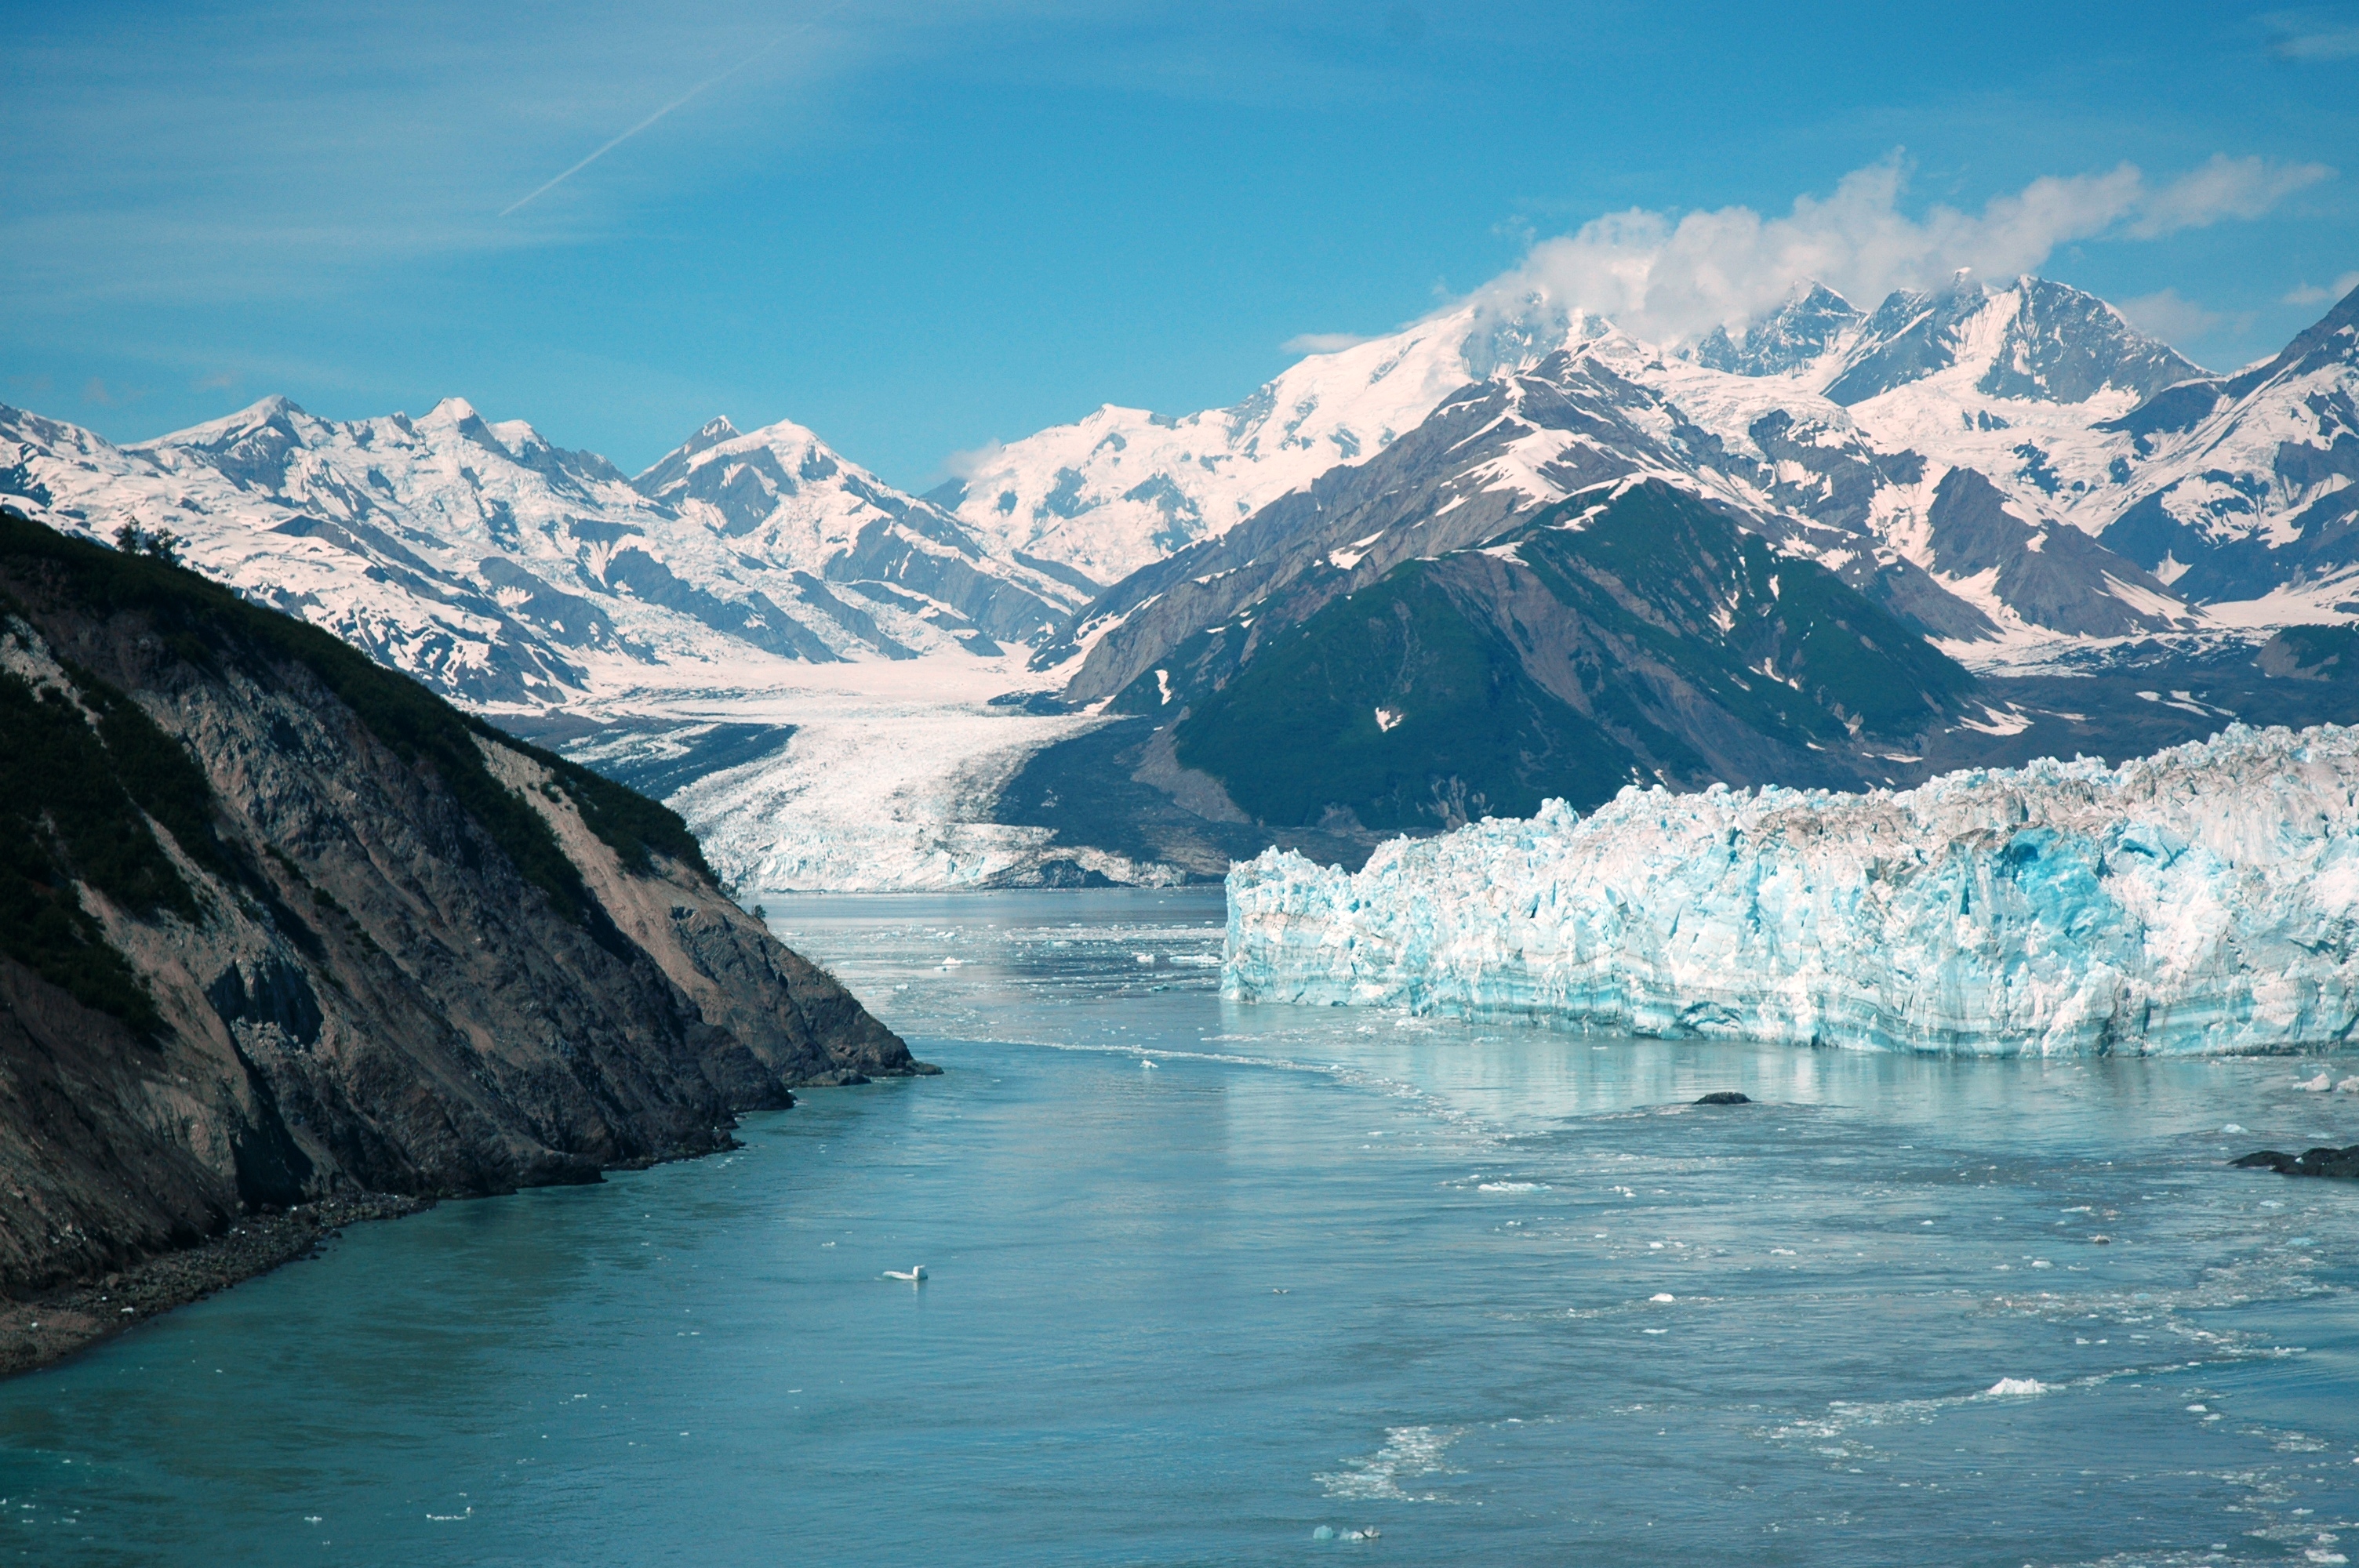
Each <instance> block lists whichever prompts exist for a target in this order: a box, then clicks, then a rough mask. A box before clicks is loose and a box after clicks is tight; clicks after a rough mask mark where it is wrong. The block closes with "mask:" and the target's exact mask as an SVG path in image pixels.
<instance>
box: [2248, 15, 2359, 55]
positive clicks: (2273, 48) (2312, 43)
mask: <svg viewBox="0 0 2359 1568" xmlns="http://www.w3.org/2000/svg"><path fill="white" fill-rule="evenodd" d="M2259 19H2260V21H2261V22H2262V23H2263V24H2264V25H2266V26H2267V27H2268V28H2269V30H2270V31H2272V32H2274V33H2276V34H2277V41H2276V42H2275V43H2273V44H2271V45H2270V46H2269V52H2270V53H2271V54H2274V55H2276V56H2277V58H2278V59H2304V60H2312V59H2352V58H2353V57H2354V56H2359V27H2353V26H2352V25H2351V23H2350V22H2349V21H2348V20H2347V19H2343V18H2338V17H2335V16H2330V15H2327V14H2325V13H2322V12H2320V11H2317V10H2314V9H2313V10H2300V11H2275V12H2271V13H2270V14H2269V15H2267V16H2262V17H2261V18H2259Z"/></svg>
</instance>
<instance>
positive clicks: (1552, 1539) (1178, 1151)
mask: <svg viewBox="0 0 2359 1568" xmlns="http://www.w3.org/2000/svg"><path fill="white" fill-rule="evenodd" d="M769 907H770V909H771V911H772V919H773V923H774V924H775V925H777V926H778V928H779V929H780V930H781V931H782V932H785V933H791V934H792V935H791V936H790V940H792V941H794V942H795V943H796V945H797V946H800V947H802V948H803V949H804V950H805V951H808V952H810V953H811V954H813V955H814V956H815V957H819V958H821V960H822V961H824V962H826V963H828V964H829V965H830V966H831V967H832V968H834V969H835V970H836V972H837V973H838V974H840V975H842V976H843V978H844V979H846V980H847V981H849V982H850V983H852V984H853V986H854V988H855V989H858V990H859V991H860V993H861V994H862V995H863V996H864V997H867V998H869V999H871V1000H872V1001H873V1003H874V1004H875V1006H876V1007H877V1009H878V1011H880V1012H882V1013H883V1014H884V1015H885V1016H886V1018H887V1020H888V1022H892V1023H893V1024H894V1025H895V1027H897V1028H898V1029H900V1030H902V1031H903V1032H904V1033H907V1034H908V1035H909V1037H910V1038H911V1041H912V1044H914V1045H916V1046H917V1048H918V1049H919V1054H922V1055H924V1056H926V1057H928V1058H929V1059H931V1060H934V1061H937V1062H940V1064H942V1065H943V1066H944V1067H945V1068H946V1069H948V1072H947V1076H944V1077H942V1078H940V1079H934V1080H928V1081H924V1082H919V1083H899V1084H888V1085H878V1086H874V1087H867V1088H859V1089H845V1090H826V1091H818V1092H815V1093H813V1094H811V1095H810V1096H808V1097H807V1098H806V1100H805V1103H804V1105H803V1106H802V1107H800V1108H798V1109H796V1110H793V1111H788V1112H785V1113H782V1114H778V1115H775V1116H767V1117H763V1118H758V1119H754V1120H753V1121H751V1122H749V1124H748V1126H747V1127H746V1129H745V1141H746V1147H745V1149H744V1150H742V1151H740V1152H736V1153H734V1154H731V1155H725V1156H721V1157H717V1158H714V1159H711V1160H706V1161H701V1162H692V1163H689V1164H682V1165H677V1166H670V1167H666V1168H664V1169H661V1170H658V1171H650V1172H643V1173H630V1174H625V1175H620V1176H617V1177H615V1178H614V1179H613V1180H610V1181H609V1182H607V1183H606V1184H603V1185H602V1186H599V1187H595V1188H590V1189H578V1190H565V1191H553V1192H541V1193H528V1194H524V1195H518V1196H516V1197H513V1198H504V1199H495V1200H489V1201H485V1202H479V1203H465V1204H451V1205H446V1206H443V1207H442V1208H440V1209H439V1210H437V1211H435V1212H434V1213H432V1214H429V1215H427V1216H424V1217H419V1218H418V1219H414V1220H406V1221H402V1222H400V1223H397V1224H394V1225H386V1226H377V1227H367V1228H364V1229H363V1230H359V1231H355V1232H354V1233H353V1235H352V1236H351V1237H350V1238H348V1239H347V1240H346V1241H344V1242H343V1243H342V1245H341V1246H339V1247H338V1249H336V1250H335V1251H334V1252H333V1253H332V1254H331V1255H330V1256H329V1257H328V1258H327V1259H325V1260H321V1261H319V1262H313V1263H308V1264H303V1265H299V1266H297V1267H294V1268H290V1269H288V1270H286V1271H282V1272H281V1273H279V1274H277V1275H275V1276H272V1277H271V1278H268V1279H266V1280H262V1281H255V1282H253V1283H251V1284H249V1285H246V1286H244V1287H241V1288H240V1289H238V1290H236V1291H234V1292H229V1293H228V1294H226V1295H224V1296H222V1297H219V1298H216V1299H215V1300H214V1301H212V1302H210V1303H204V1304H202V1305H201V1306H199V1307H197V1308H194V1309H192V1310H190V1311H188V1312H185V1313H182V1314H176V1315H174V1316H173V1317H171V1318H168V1319H167V1320H164V1321H162V1322H159V1323H157V1324H154V1325H147V1326H146V1327H144V1328H142V1329H140V1330H138V1331H136V1332H135V1333H134V1334H132V1335H130V1336H127V1337H125V1339H123V1340H121V1341H119V1342H117V1343H115V1344H114V1345H113V1346H108V1347H106V1348H104V1349H103V1350H102V1351H100V1352H99V1353H97V1354H95V1355H92V1356H90V1357H85V1358H84V1359H82V1360H81V1361H79V1362H76V1363H75V1364H73V1365H71V1366H70V1367H67V1368H60V1369H58V1370H56V1371H53V1372H50V1373H47V1374H43V1375H39V1376H37V1377H33V1378H28V1379H20V1380H18V1381H16V1382H14V1383H10V1384H7V1385H5V1386H0V1496H5V1502H0V1516H5V1523H0V1551H18V1552H24V1553H26V1554H27V1559H28V1560H32V1561H40V1562H53V1563H134V1562H138V1563H147V1562H157V1561H166V1562H181V1563H214V1562H223V1561H256V1562H297V1561H299V1562H305V1563H310V1562H320V1563H384V1562H419V1563H549V1562H558V1561H568V1562H571V1561H580V1562H598V1563H658V1562H674V1561H683V1560H689V1559H691V1558H695V1559H704V1560H712V1561H719V1562H768V1561H810V1562H840V1563H907V1562H912V1561H929V1562H943V1563H1007V1562H1036V1561H1037V1562H1108V1563H1182V1562H1186V1563H1199V1562H1256V1563H1257V1562H1269V1561H1295V1560H1305V1561H1309V1560H1316V1559H1320V1558H1323V1557H1326V1556H1329V1555H1332V1554H1335V1553H1339V1552H1353V1553H1369V1554H1373V1553H1378V1552H1382V1553H1388V1554H1390V1555H1391V1556H1393V1557H1394V1558H1396V1559H1397V1560H1399V1561H1404V1562H1419V1563H1503V1562H1526V1561H1549V1562H1553V1561H1567V1560H1572V1561H1594V1562H1599V1563H1643V1562H1663V1561H1679V1560H1693V1561H1703V1562H1712V1563H1813V1564H1816V1563H1893V1562H1908V1563H2009V1564H2012V1563H2077V1562H2111V1563H2210V1562H2223V1563H2224V1562H2232V1561H2242V1560H2247V1559H2252V1560H2272V1561H2275V1560H2290V1561H2295V1562H2319V1563H2332V1562H2335V1561H2339V1560H2341V1559H2342V1558H2343V1556H2345V1555H2347V1554H2348V1553H2347V1550H2346V1549H2347V1547H2348V1545H2349V1544H2350V1543H2352V1542H2354V1541H2359V1524H2354V1518H2359V1464H2354V1461H2355V1460H2359V1314H2354V1305H2353V1303H2354V1295H2353V1291H2352V1287H2353V1284H2354V1270H2353V1260H2354V1245H2359V1186H2354V1185H2352V1184H2328V1183H2299V1182H2292V1181H2288V1180H2285V1179H2283V1178H2278V1177H2275V1176H2269V1175H2264V1174H2257V1173H2246V1172H2232V1171H2228V1170H2225V1169H2224V1168H2223V1160H2224V1159H2225V1158H2226V1157H2228V1156H2230V1155H2233V1154H2234V1153H2237V1152H2243V1151H2244V1150H2245V1149H2246V1148H2249V1147H2253V1146H2256V1145H2258V1144H2275V1145H2277V1146H2280V1147H2294V1148H2299V1147H2303V1146H2306V1145H2307V1144H2309V1143H2311V1142H2321V1141H2332V1142H2336V1143H2349V1142H2354V1141H2359V1096H2339V1095H2316V1094H2306V1093H2303V1092H2301V1091H2299V1090H2297V1089H2295V1088H2294V1087H2292V1085H2293V1081H2294V1079H2295V1078H2296V1076H2298V1075H2297V1073H2296V1072H2295V1071H2294V1070H2293V1066H2292V1065H2291V1064H2289V1063H2285V1062H2270V1061H2238V1062H2218V1063H2212V1062H2183V1061H2174V1062H2148V1061H2124V1062H2114V1061H2093V1062H2081V1063H2043V1062H2037V1061H2033V1062H1984V1061H1952V1060H1945V1059H1940V1058H1919V1057H1893V1056H1870V1055H1858V1054H1836V1053H1812V1052H1795V1051H1788V1050H1758V1049H1750V1048H1746V1047H1742V1046H1733V1045H1726V1044H1698V1043H1676V1042H1634V1041H1627V1040H1620V1039H1609V1038H1604V1037H1599V1036H1584V1035H1579V1034H1564V1033H1544V1032H1539V1031H1534V1030H1524V1029H1505V1028H1491V1029H1483V1028H1476V1027H1470V1026H1463V1025H1456V1024H1449V1023H1439V1022H1426V1021H1419V1020H1410V1019H1404V1018H1397V1017H1394V1016H1391V1015H1384V1014H1369V1013H1364V1012H1359V1011H1345V1010H1336V1011H1325V1010H1297V1009H1285V1008H1277V1007H1239V1006H1234V1005H1230V1004H1224V1003H1223V1002H1222V1001H1221V1000H1219V997H1218V995H1217V991H1216V974H1215V970H1214V968H1213V967H1212V960H1213V959H1214V958H1215V957H1216V956H1217V953H1218V948H1219V942H1220V935H1221V932H1220V920H1221V910H1220V905H1219V902H1218V899H1217V897H1216V896H1208V895H1203V894H1194V893H1139V892H1116V893H1067V894H1049V893H1043V894H1009V895H983V896H971V897H965V898H959V899H882V898H880V899H842V898H838V899H780V900H773V901H771V903H770V906H769ZM2313 1070H2314V1069H2313ZM2338 1076H2340V1075H2338ZM1722 1088H1734V1089H1741V1090H1743V1091H1744V1092H1745V1093H1746V1094H1749V1095H1751V1096H1753V1097H1754V1098H1756V1100H1758V1101H1761V1102H1762V1103H1760V1104H1757V1105H1753V1106H1745V1107H1735V1108H1700V1107H1695V1106H1692V1105H1691V1104H1690V1103H1688V1102H1690V1101H1692V1100H1693V1099H1694V1098H1695V1097H1696V1096H1698V1095H1700V1094H1702V1093H1704V1092H1706V1091H1708V1090H1712V1089H1722ZM2232 1123H2233V1124H2237V1125H2240V1126H2241V1127H2244V1128H2249V1129H2250V1131H2249V1132H2245V1131H2239V1132H2234V1133H2229V1132H2223V1130H2222V1129H2223V1127H2224V1126H2226V1125H2228V1124H2232ZM920 1263H922V1264H924V1265H925V1266H926V1267H927V1269H928V1272H929V1278H928V1279H927V1281H925V1282H924V1284H922V1285H921V1286H913V1285H911V1284H909V1283H907V1282H902V1281H889V1280H886V1279H883V1278H881V1276H882V1275H883V1274H884V1273H885V1272H886V1271H888V1270H890V1271H909V1270H910V1269H911V1268H912V1267H913V1266H914V1265H917V1264H920ZM1371 1528H1374V1529H1377V1530H1380V1531H1381V1534H1380V1536H1379V1537H1377V1538H1375V1539H1354V1538H1353V1532H1355V1531H1364V1530H1368V1529H1371ZM1321 1529H1324V1530H1328V1531H1329V1532H1330V1533H1329V1534H1327V1535H1325V1536H1320V1535H1318V1534H1317V1533H1316V1532H1317V1531H1319V1530H1321Z"/></svg>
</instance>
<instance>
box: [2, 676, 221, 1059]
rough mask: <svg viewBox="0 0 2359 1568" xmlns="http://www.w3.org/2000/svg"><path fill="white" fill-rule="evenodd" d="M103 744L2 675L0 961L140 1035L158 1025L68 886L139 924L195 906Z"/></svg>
mask: <svg viewBox="0 0 2359 1568" xmlns="http://www.w3.org/2000/svg"><path fill="white" fill-rule="evenodd" d="M101 734H102V731H101V730H94V729H92V726H91V724H90V721H89V720H88V719H85V718H84V717H83V715H82V708H80V707H79V706H78V705H77V704H76V703H75V702H74V700H73V699H72V698H71V697H67V696H66V695H65V694H63V693H62V692H59V691H56V690H53V689H44V690H37V689H35V687H33V686H32V684H31V683H30V682H28V681H27V680H25V679H24V678H23V677H22V676H17V675H15V674H13V673H10V672H6V671H0V736H5V738H6V743H5V745H0V951H5V953H6V954H7V955H8V956H9V957H12V958H14V959H16V961H17V962H18V963H20V964H23V965H24V966H25V967H26V968H29V969H31V970H32V971H33V972H34V973H36V974H38V975H39V976H40V977H41V978H42V979H46V980H49V982H51V983H52V984H54V985H58V986H60V987H62V988H64V989H65V990H66V991H68V992H69V993H70V994H71V995H72V997H73V998H74V1000H77V1001H79V1002H81V1003H82V1005H83V1006H85V1007H92V1008H96V1009H98V1010H99V1011H103V1012H110V1013H113V1014H114V1016H115V1017H117V1018H120V1019H122V1020H123V1021H124V1022H126V1023H128V1024H130V1025H131V1026H132V1027H133V1028H135V1029H138V1030H141V1031H147V1030H152V1029H154V1028H155V1027H156V1026H157V1023H158V1019H157V1016H156V1008H155V1004H154V1002H153V1001H152V1000H150V999H149V998H148V995H147V989H146V988H145V987H144V986H142V985H141V984H140V983H139V979H138V977H137V976H136V975H135V974H133V973H132V970H131V966H130V965H129V964H127V963H125V961H124V959H123V956H122V955H121V954H119V953H117V952H116V951H115V950H114V948H113V947H111V946H108V945H107V942H106V938H105V935H104V934H103V932H102V931H101V929H100V927H99V924H98V922H97V921H95V920H93V919H92V918H91V916H90V915H89V914H85V913H84V912H83V910H82V903H81V900H80V898H79V896H78V895H77V893H76V891H75V883H76V882H77V881H82V882H87V883H89V884H90V885H91V886H92V887H93V888H96V889H97V890H98V891H99V892H102V893H103V894H105V895H106V897H107V898H108V899H109V900H111V901H113V902H114V903H117V904H119V905H121V906H122V907H124V908H125V909H128V910H130V911H132V912H133V913H135V914H153V913H155V912H157V911H159V910H169V911H171V912H172V913H173V914H178V915H180V916H181V917H183V918H184V919H190V920H193V919H195V918H196V917H197V900H196V894H195V893H194V892H193V891H191V890H190V887H189V884H188V882H187V881H185V880H184V879H183V878H182V877H181V875H180V873H179V868H177V867H176V866H174V865H173V864H172V860H171V857H170V856H168V855H167V854H166V853H165V852H164V848H163V846H162V845H160V844H158V842H157V841H156V835H155V834H154V833H153V832H152V831H151V830H150V829H149V828H148V826H147V818H146V817H144V816H141V815H140V807H139V806H138V804H137V803H136V801H134V799H133V798H132V795H131V794H130V793H129V792H128V791H127V790H126V789H125V785H124V784H123V782H122V780H121V778H120V776H119V772H118V764H119V762H120V761H121V759H120V758H119V757H118V756H116V755H114V752H113V748H112V746H111V745H109V744H108V743H107V742H106V741H102V739H101ZM135 744H136V742H135ZM135 771H136V769H135ZM198 798H199V799H200V800H202V801H210V800H211V798H212V795H211V792H210V791H206V792H204V793H203V794H202V795H200V796H199V797H198Z"/></svg>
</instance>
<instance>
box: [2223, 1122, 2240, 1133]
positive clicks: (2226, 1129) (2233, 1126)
mask: <svg viewBox="0 0 2359 1568" xmlns="http://www.w3.org/2000/svg"><path fill="white" fill-rule="evenodd" d="M2221 1131H2223V1132H2242V1131H2244V1129H2243V1128H2241V1127H2239V1126H2237V1125H2236V1124H2235V1123H2234V1122H2233V1121H2232V1122H2230V1123H2229V1124H2228V1125H2227V1126H2225V1127H2223V1128H2222V1129H2221Z"/></svg>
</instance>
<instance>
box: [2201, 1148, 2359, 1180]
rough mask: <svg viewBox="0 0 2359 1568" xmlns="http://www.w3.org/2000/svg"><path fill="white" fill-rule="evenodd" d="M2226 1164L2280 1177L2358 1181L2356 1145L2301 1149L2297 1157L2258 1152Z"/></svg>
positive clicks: (2273, 1151) (2358, 1166)
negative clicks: (2321, 1177)
mask: <svg viewBox="0 0 2359 1568" xmlns="http://www.w3.org/2000/svg"><path fill="white" fill-rule="evenodd" d="M2229 1163H2230V1164H2232V1165H2234V1166H2235V1167H2236V1168H2237V1169H2239V1170H2245V1171H2275V1172H2276V1173H2277V1174H2278V1175H2280V1176H2341V1177H2343V1178H2345V1179H2346V1180H2350V1181H2359V1143H2354V1144H2353V1145H2351V1147H2350V1148H2348V1149H2336V1148H2332V1147H2331V1146H2321V1147H2320V1148H2316V1149H2305V1150H2303V1151H2302V1152H2300V1153H2299V1154H2288V1153H2286V1152H2283V1151H2281V1150H2277V1149H2262V1150H2257V1151H2256V1152H2253V1153H2250V1154H2247V1155H2245V1157H2244V1158H2242V1159H2240V1160H2232V1161H2230V1162H2229Z"/></svg>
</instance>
